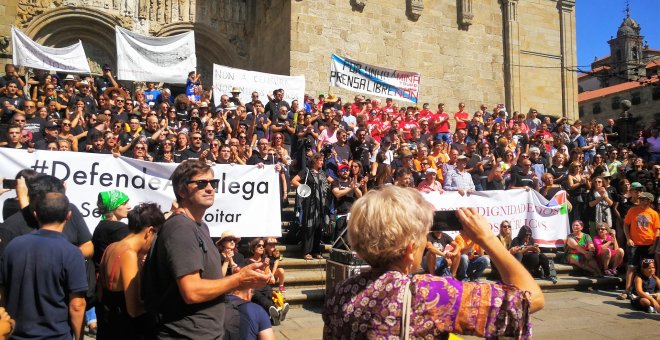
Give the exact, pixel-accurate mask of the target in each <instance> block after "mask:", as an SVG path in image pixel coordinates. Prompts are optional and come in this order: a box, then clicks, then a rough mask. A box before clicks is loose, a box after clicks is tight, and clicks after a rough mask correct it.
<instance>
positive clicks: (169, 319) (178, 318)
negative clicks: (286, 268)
mask: <svg viewBox="0 0 660 340" xmlns="http://www.w3.org/2000/svg"><path fill="white" fill-rule="evenodd" d="M171 180H172V187H173V190H174V195H175V196H176V200H177V203H178V208H177V209H176V211H175V212H174V214H173V216H172V217H170V218H169V219H168V220H167V221H166V222H165V224H164V225H163V227H162V228H161V230H160V232H159V235H158V238H157V239H156V241H155V243H154V245H153V247H154V253H153V254H151V255H152V256H153V257H150V258H149V259H148V261H147V262H149V261H155V263H154V265H155V269H156V272H155V273H154V274H155V275H156V277H155V278H154V280H153V281H154V283H157V284H155V286H154V287H150V288H151V289H153V291H152V293H153V295H154V296H159V297H161V298H160V299H159V300H160V301H162V303H161V304H159V305H158V306H156V309H157V311H156V312H157V314H158V315H159V316H160V318H159V319H160V320H159V323H158V325H157V333H158V334H157V335H158V338H159V339H169V338H188V339H222V338H223V334H224V314H225V307H224V302H225V294H227V293H229V292H231V291H233V290H235V289H245V288H255V287H260V286H263V285H265V284H266V282H267V281H268V279H269V278H270V277H269V276H268V275H266V274H264V273H263V272H262V271H261V270H262V269H263V267H264V265H263V264H259V263H254V264H250V265H248V266H246V267H244V268H242V269H241V270H240V271H239V272H237V273H236V274H234V275H231V276H228V277H224V273H223V272H222V258H221V257H220V253H219V252H218V251H217V250H216V248H215V245H214V244H213V240H211V236H210V234H209V228H208V226H207V225H206V223H205V222H204V214H205V213H206V209H208V208H210V207H211V206H212V205H213V203H214V201H215V190H216V189H217V187H218V183H219V180H217V179H214V174H213V170H212V169H211V167H210V166H209V165H207V164H206V162H204V161H187V162H184V163H182V164H180V165H179V166H178V167H177V168H176V169H175V170H174V173H172V177H171Z"/></svg>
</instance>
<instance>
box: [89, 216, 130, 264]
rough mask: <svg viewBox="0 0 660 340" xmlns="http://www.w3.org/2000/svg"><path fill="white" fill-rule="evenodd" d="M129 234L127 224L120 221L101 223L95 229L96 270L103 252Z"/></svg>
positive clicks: (93, 237)
mask: <svg viewBox="0 0 660 340" xmlns="http://www.w3.org/2000/svg"><path fill="white" fill-rule="evenodd" d="M128 234H129V231H128V226H127V225H126V223H123V222H120V221H101V222H99V224H98V225H97V226H96V229H94V235H92V243H93V244H94V265H95V266H96V270H98V268H99V264H100V263H101V257H103V252H105V248H107V247H108V246H109V245H110V243H114V242H117V241H121V240H122V239H123V238H124V237H126V235H128Z"/></svg>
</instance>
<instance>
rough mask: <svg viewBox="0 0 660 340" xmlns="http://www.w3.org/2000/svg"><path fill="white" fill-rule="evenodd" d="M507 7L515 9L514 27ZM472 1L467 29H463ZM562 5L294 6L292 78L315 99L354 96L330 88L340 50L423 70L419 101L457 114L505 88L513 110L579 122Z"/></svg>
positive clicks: (445, 0) (303, 2)
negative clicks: (508, 70)
mask: <svg viewBox="0 0 660 340" xmlns="http://www.w3.org/2000/svg"><path fill="white" fill-rule="evenodd" d="M560 2H562V1H561V0H560ZM563 2H566V1H563ZM406 3H407V4H408V5H406ZM412 3H417V4H419V3H423V9H422V10H421V11H420V12H419V17H418V18H417V19H416V20H415V19H414V18H412V17H411V15H410V6H411V4H412ZM501 3H512V5H513V6H515V12H514V13H512V15H511V18H510V19H509V20H508V23H507V18H503V8H505V6H503V5H502V4H501ZM356 4H364V7H360V6H357V5H356ZM466 4H468V5H469V6H470V8H469V12H470V13H469V18H468V19H469V20H468V21H469V23H470V24H469V25H465V24H464V21H465V19H464V17H465V15H464V14H463V13H464V12H466V10H465V8H466V6H467V5H466ZM569 5H570V3H569ZM560 8H561V6H558V1H557V0H554V1H553V0H529V1H520V2H518V1H517V0H503V1H502V0H501V1H491V0H458V1H456V0H438V1H423V2H422V1H410V0H409V1H401V0H380V1H366V0H363V1H349V0H327V1H312V0H299V1H292V4H291V12H292V15H291V40H292V42H291V67H290V73H291V74H304V75H305V76H306V79H307V88H308V93H310V94H312V95H315V94H317V93H327V92H333V93H337V94H338V95H340V96H341V97H343V98H347V99H350V98H352V97H353V96H354V94H352V93H349V92H348V91H344V90H340V89H338V88H329V86H328V78H329V64H330V55H331V54H332V53H335V54H338V55H340V56H345V57H349V58H351V59H355V60H358V61H361V62H364V63H368V64H374V65H378V66H383V67H388V68H395V69H401V70H407V71H416V72H420V73H421V75H422V82H421V91H420V104H421V103H422V102H430V103H432V106H433V107H435V104H437V103H438V102H444V103H445V104H446V107H447V108H448V109H449V110H450V111H452V110H454V109H455V108H456V107H457V104H458V102H460V101H464V102H465V103H466V104H467V107H468V108H469V109H470V110H471V111H474V110H476V109H477V108H478V106H479V104H481V103H487V104H488V105H489V106H490V107H492V106H494V105H495V104H497V103H504V102H505V101H506V98H505V97H506V87H507V86H508V87H510V90H511V95H510V96H511V97H512V98H511V100H510V101H507V105H508V107H507V109H508V110H509V111H512V110H524V111H526V110H527V109H528V108H529V107H535V108H537V109H538V110H539V111H540V112H543V113H545V114H552V115H555V116H560V115H562V114H566V115H569V116H572V115H573V114H575V115H576V116H577V107H576V101H577V79H576V78H575V75H574V73H570V74H569V75H568V77H566V79H564V78H562V71H561V66H562V65H563V64H562V61H563V59H562V58H563V57H562V54H563V53H567V52H568V55H566V57H565V58H566V60H568V62H567V61H564V63H566V64H570V65H575V64H574V60H575V40H574V36H575V27H574V25H573V23H574V12H569V13H568V16H567V17H566V16H565V17H564V18H563V20H564V22H566V21H569V22H568V23H566V25H567V26H565V29H566V32H564V37H566V36H568V39H566V38H562V30H561V26H562V24H564V23H562V22H561V21H562V16H561V15H560V14H561V11H560ZM571 10H572V8H571ZM567 18H568V20H567ZM507 25H508V26H507ZM509 26H515V27H514V28H513V33H514V35H515V36H512V38H511V39H510V40H511V41H510V44H511V46H510V47H509V48H510V50H511V51H512V53H514V54H515V55H513V58H512V64H515V65H513V66H512V67H513V68H514V70H513V71H514V72H513V75H512V79H511V81H509V82H507V81H506V80H505V75H504V69H505V57H504V54H505V49H506V48H507V46H505V44H507V41H505V37H504V34H505V33H504V32H505V30H506V29H507V27H509ZM562 39H564V42H563V44H562ZM524 66H532V67H524ZM538 66H541V67H543V68H535V67H538ZM548 67H555V68H548ZM564 76H565V74H564ZM566 84H567V86H568V87H569V88H568V89H566V88H565V86H564V85H566ZM563 92H565V93H563ZM565 97H568V98H567V99H568V100H570V101H571V102H569V103H566V102H565V101H564V100H563V98H565Z"/></svg>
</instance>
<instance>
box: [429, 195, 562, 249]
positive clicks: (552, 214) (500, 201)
mask: <svg viewBox="0 0 660 340" xmlns="http://www.w3.org/2000/svg"><path fill="white" fill-rule="evenodd" d="M422 195H423V196H424V198H426V200H427V201H429V202H431V203H432V204H433V205H434V206H435V208H436V209H437V210H456V209H457V208H459V207H475V208H477V211H478V212H479V213H480V214H481V215H483V216H485V217H486V219H487V220H488V222H490V225H491V229H492V230H493V232H494V233H495V235H497V234H498V233H499V228H500V223H501V222H502V221H504V220H507V221H509V222H511V227H512V233H513V237H516V235H518V231H519V230H520V227H522V226H523V225H527V226H530V227H531V228H532V234H533V237H534V240H535V241H536V243H538V245H539V246H540V247H546V248H555V247H563V245H564V242H565V240H566V236H567V235H568V230H569V223H568V213H567V209H566V203H564V202H565V193H564V192H560V193H559V194H557V195H556V196H555V199H553V200H552V201H548V200H546V199H545V198H544V197H543V196H541V194H539V193H538V192H536V191H534V190H530V191H525V189H513V190H493V191H478V192H475V193H473V194H470V195H465V196H461V195H459V194H458V192H455V191H447V192H445V193H444V194H438V193H437V192H436V193H427V194H422ZM454 234H455V233H454ZM453 236H455V235H452V237H453Z"/></svg>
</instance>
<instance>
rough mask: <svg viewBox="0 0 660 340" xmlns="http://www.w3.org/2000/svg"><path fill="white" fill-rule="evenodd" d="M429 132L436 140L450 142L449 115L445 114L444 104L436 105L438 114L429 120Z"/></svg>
mask: <svg viewBox="0 0 660 340" xmlns="http://www.w3.org/2000/svg"><path fill="white" fill-rule="evenodd" d="M430 122H431V132H433V134H435V138H436V139H437V140H441V141H443V142H450V141H451V140H450V138H451V133H449V129H450V125H449V114H448V113H447V112H445V104H443V103H440V104H438V112H436V113H435V114H433V115H432V116H431V119H430Z"/></svg>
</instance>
